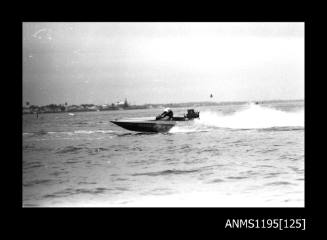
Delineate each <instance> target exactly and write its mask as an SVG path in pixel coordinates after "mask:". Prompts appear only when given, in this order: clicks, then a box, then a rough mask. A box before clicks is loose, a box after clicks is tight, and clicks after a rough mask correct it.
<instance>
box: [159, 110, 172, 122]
mask: <svg viewBox="0 0 327 240" xmlns="http://www.w3.org/2000/svg"><path fill="white" fill-rule="evenodd" d="M173 116H174V113H173V111H172V110H171V109H170V108H166V109H165V110H164V112H163V113H161V114H160V115H159V116H157V117H156V120H160V119H162V120H172V119H173Z"/></svg>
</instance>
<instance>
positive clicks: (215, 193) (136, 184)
mask: <svg viewBox="0 0 327 240" xmlns="http://www.w3.org/2000/svg"><path fill="white" fill-rule="evenodd" d="M196 110H200V120H195V121H194V122H193V123H192V124H188V125H185V126H183V125H179V126H176V127H174V128H172V129H171V131H170V132H169V133H165V134H161V133H159V134H142V133H136V132H130V131H128V130H124V129H122V128H120V127H118V126H116V125H114V124H112V123H110V122H109V121H110V120H113V119H116V118H129V117H131V118H133V117H152V116H155V115H157V114H158V113H160V111H161V109H148V110H126V111H123V110H122V111H106V112H81V113H74V115H69V114H68V113H63V114H41V115H39V118H38V119H37V118H35V116H32V115H24V116H23V134H22V138H23V146H22V148H23V206H25V207H28V206H216V207H249V206H254V207H261V206H264V207H270V206H272V207H283V206H299V207H302V206H304V103H303V102H288V103H275V104H263V105H252V104H250V105H247V104H245V105H232V106H220V107H199V108H196ZM173 111H174V113H175V115H180V116H182V115H183V114H184V113H185V112H186V108H176V109H173Z"/></svg>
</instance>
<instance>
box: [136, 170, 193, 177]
mask: <svg viewBox="0 0 327 240" xmlns="http://www.w3.org/2000/svg"><path fill="white" fill-rule="evenodd" d="M198 171H199V170H164V171H158V172H146V173H135V174H132V176H161V175H174V174H185V173H194V172H198Z"/></svg>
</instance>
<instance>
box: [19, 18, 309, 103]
mask: <svg viewBox="0 0 327 240" xmlns="http://www.w3.org/2000/svg"><path fill="white" fill-rule="evenodd" d="M22 44H23V53H22V55H23V56H22V58H23V59H22V61H23V82H22V84H23V104H25V103H26V102H27V101H28V102H29V103H30V104H31V105H47V104H51V103H55V104H63V103H65V102H67V103H68V104H69V105H71V104H85V103H92V104H111V103H114V102H117V101H123V100H124V99H125V98H127V100H128V101H129V102H130V103H132V104H145V103H182V102H196V101H215V102H221V101H255V100H276V99H285V100H287V99H304V23H301V22H297V23H290V22H287V23H281V22H278V23H272V22H270V23H258V22H252V23H235V22H233V23H226V22H221V23H220V22H168V23H165V22H101V23H97V22H90V23H88V22H76V23H75V22H67V23H65V22H60V23H56V22H36V23H34V22H24V23H23V40H22ZM210 94H212V95H213V98H210Z"/></svg>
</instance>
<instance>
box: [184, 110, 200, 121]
mask: <svg viewBox="0 0 327 240" xmlns="http://www.w3.org/2000/svg"><path fill="white" fill-rule="evenodd" d="M199 117H200V112H195V111H194V109H187V114H186V115H185V118H188V119H194V118H199Z"/></svg>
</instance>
